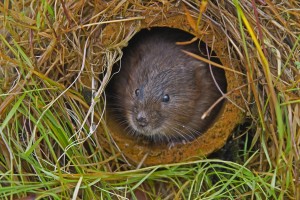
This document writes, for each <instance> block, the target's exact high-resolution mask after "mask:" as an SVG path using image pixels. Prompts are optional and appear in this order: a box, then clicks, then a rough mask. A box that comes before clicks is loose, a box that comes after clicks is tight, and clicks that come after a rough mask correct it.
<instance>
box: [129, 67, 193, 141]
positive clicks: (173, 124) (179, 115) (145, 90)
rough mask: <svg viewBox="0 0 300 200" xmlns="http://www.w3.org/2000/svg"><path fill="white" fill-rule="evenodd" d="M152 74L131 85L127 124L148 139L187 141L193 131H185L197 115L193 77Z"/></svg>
mask: <svg viewBox="0 0 300 200" xmlns="http://www.w3.org/2000/svg"><path fill="white" fill-rule="evenodd" d="M180 72H181V73H184V74H180ZM153 74H154V75H153V76H151V74H150V75H149V76H148V77H147V79H145V78H144V79H143V80H142V79H133V80H130V81H129V82H128V90H127V92H126V95H128V97H125V98H128V99H130V101H128V104H127V106H126V108H124V109H125V110H126V111H127V112H126V120H127V122H128V124H129V125H130V126H131V128H132V129H133V130H134V131H135V132H136V133H139V134H143V135H145V136H150V137H152V136H154V137H157V136H161V137H166V138H169V139H170V140H172V139H174V138H178V137H183V138H184V137H188V136H187V135H188V134H189V133H190V132H191V131H192V130H190V129H188V128H183V127H184V126H185V124H187V123H188V122H189V121H190V118H191V117H192V116H193V115H194V112H195V106H196V102H197V101H196V99H197V98H198V94H197V92H198V90H197V88H196V86H195V82H194V81H193V79H194V78H193V73H192V72H189V71H188V72H186V71H184V72H183V71H182V70H177V71H172V70H168V71H164V72H162V73H159V74H158V75H156V74H155V73H153Z"/></svg>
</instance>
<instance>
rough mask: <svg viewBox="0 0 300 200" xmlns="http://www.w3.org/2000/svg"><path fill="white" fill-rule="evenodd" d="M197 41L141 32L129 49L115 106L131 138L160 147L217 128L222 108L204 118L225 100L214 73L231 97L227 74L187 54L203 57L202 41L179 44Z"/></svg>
mask: <svg viewBox="0 0 300 200" xmlns="http://www.w3.org/2000/svg"><path fill="white" fill-rule="evenodd" d="M191 38H193V37H192V36H191V35H190V34H188V33H186V32H183V31H181V30H177V29H169V28H154V29H152V30H151V31H148V30H143V31H141V32H139V33H138V34H137V35H136V36H135V37H134V38H133V39H132V40H130V42H129V45H128V47H126V48H125V49H124V51H123V52H124V54H123V57H122V59H121V62H120V66H121V70H120V72H119V73H118V74H116V75H115V76H114V78H113V79H112V82H111V84H112V90H111V93H112V94H111V95H113V96H114V97H115V98H113V100H110V102H109V104H111V105H112V107H113V110H115V111H116V112H114V114H115V116H116V117H117V118H118V119H119V120H120V122H121V123H125V124H126V126H127V128H128V129H127V130H129V132H130V133H134V135H136V136H142V137H145V138H148V139H150V140H152V141H156V142H157V141H163V142H166V143H169V142H178V141H179V142H181V141H191V140H193V139H194V138H196V137H197V136H198V135H200V134H201V133H203V132H204V131H205V130H206V129H207V128H208V127H209V125H210V124H211V123H212V122H213V120H214V118H215V117H216V115H217V114H218V111H219V110H220V108H221V103H219V104H218V105H217V106H216V107H215V108H214V109H213V110H212V112H211V113H210V115H209V116H207V117H206V118H205V119H201V117H202V115H203V113H204V112H205V111H207V109H208V108H209V107H210V106H211V105H212V104H213V103H214V102H215V101H216V100H217V99H218V98H219V97H220V96H221V92H220V91H219V89H218V88H217V86H216V84H215V82H214V80H213V78H212V73H213V76H214V78H215V80H216V81H217V83H218V85H219V87H220V89H221V90H222V91H224V92H225V90H226V79H225V75H224V71H223V70H222V69H218V68H216V67H213V66H212V67H211V69H210V67H209V65H208V64H206V63H204V62H202V61H199V60H196V59H194V58H192V57H190V56H188V55H186V54H185V53H184V52H182V50H186V51H189V52H192V53H196V54H198V55H199V54H200V51H199V47H198V44H199V41H198V42H194V43H192V44H189V45H177V44H176V42H183V41H189V40H190V39H191ZM202 50H203V49H202ZM204 51H205V48H204ZM202 56H203V55H202ZM211 72H212V73H211Z"/></svg>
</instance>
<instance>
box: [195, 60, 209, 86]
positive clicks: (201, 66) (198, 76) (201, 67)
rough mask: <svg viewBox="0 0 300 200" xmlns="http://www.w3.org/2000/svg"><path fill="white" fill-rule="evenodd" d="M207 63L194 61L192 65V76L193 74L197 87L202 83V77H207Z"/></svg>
mask: <svg viewBox="0 0 300 200" xmlns="http://www.w3.org/2000/svg"><path fill="white" fill-rule="evenodd" d="M208 67H209V66H208V65H207V64H206V63H203V62H201V61H196V62H195V67H194V76H195V83H196V86H197V88H201V87H202V85H201V84H203V81H204V80H203V79H207V77H206V76H209V74H208V73H207V72H208Z"/></svg>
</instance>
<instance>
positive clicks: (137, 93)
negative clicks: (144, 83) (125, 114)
mask: <svg viewBox="0 0 300 200" xmlns="http://www.w3.org/2000/svg"><path fill="white" fill-rule="evenodd" d="M134 93H135V96H137V97H138V96H139V95H140V93H141V91H140V89H136V90H135V91H134Z"/></svg>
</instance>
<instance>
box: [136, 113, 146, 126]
mask: <svg viewBox="0 0 300 200" xmlns="http://www.w3.org/2000/svg"><path fill="white" fill-rule="evenodd" d="M136 121H137V122H138V124H139V126H141V127H145V126H147V125H148V119H147V117H146V114H145V113H144V112H139V113H138V114H137V116H136Z"/></svg>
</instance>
